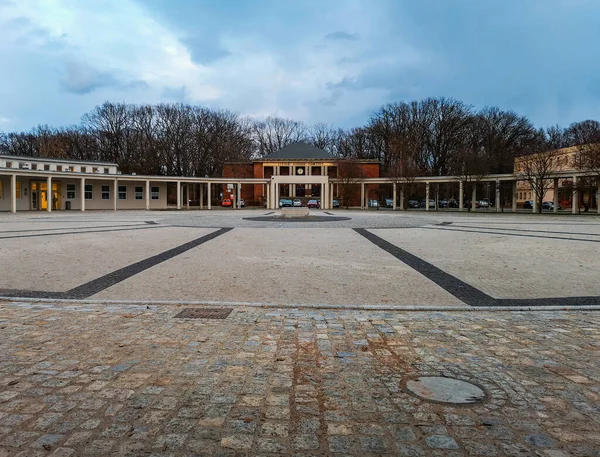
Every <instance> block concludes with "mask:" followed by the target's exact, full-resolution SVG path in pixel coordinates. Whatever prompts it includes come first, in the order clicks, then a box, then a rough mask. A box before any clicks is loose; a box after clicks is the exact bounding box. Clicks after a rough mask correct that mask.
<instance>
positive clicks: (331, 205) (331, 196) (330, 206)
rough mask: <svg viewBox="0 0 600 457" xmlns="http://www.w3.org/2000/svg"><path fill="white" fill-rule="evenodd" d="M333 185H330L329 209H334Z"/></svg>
mask: <svg viewBox="0 0 600 457" xmlns="http://www.w3.org/2000/svg"><path fill="white" fill-rule="evenodd" d="M333 197H334V193H333V184H329V209H333Z"/></svg>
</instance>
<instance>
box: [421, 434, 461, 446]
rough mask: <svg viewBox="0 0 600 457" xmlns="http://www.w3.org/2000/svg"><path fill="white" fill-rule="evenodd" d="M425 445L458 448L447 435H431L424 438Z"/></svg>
mask: <svg viewBox="0 0 600 457" xmlns="http://www.w3.org/2000/svg"><path fill="white" fill-rule="evenodd" d="M425 442H426V443H427V446H429V447H430V448H434V449H458V444H457V443H456V441H454V439H453V438H452V437H450V436H448V435H431V436H428V437H426V438H425Z"/></svg>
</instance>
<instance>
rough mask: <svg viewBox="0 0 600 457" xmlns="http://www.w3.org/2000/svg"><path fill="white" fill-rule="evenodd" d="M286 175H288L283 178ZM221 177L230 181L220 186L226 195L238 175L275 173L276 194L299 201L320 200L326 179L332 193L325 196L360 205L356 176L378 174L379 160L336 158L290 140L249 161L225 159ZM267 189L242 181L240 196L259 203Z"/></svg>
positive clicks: (249, 203) (239, 176)
mask: <svg viewBox="0 0 600 457" xmlns="http://www.w3.org/2000/svg"><path fill="white" fill-rule="evenodd" d="M288 176H289V177H290V179H286V178H285V177H288ZM223 177H225V178H231V181H232V184H229V185H226V186H224V189H223V194H224V195H227V196H228V195H229V194H230V193H232V192H233V191H232V189H233V187H234V184H235V182H236V179H238V178H257V179H264V178H266V179H273V178H274V177H276V178H277V181H278V184H277V186H278V187H277V198H291V199H296V198H297V199H300V200H302V201H303V203H306V201H307V200H308V199H311V198H313V199H317V200H320V199H321V198H322V197H324V194H325V192H326V191H327V190H326V189H324V186H326V185H327V184H329V183H330V184H329V185H331V190H330V191H331V192H332V195H329V197H332V198H333V199H336V200H345V201H343V202H342V203H341V204H342V205H345V204H347V205H348V206H356V205H360V184H359V183H358V181H357V180H358V179H361V178H378V177H379V161H377V160H344V159H339V158H337V157H335V156H333V155H332V154H330V153H328V152H327V151H324V150H322V149H319V148H316V147H314V146H311V145H309V144H306V143H294V144H290V145H288V146H286V147H284V148H283V149H280V150H279V151H277V152H274V153H273V154H269V155H268V156H265V157H261V158H258V159H255V160H253V161H251V162H229V163H226V164H225V166H224V168H223ZM302 177H305V178H306V179H305V180H306V182H302V181H303V180H302ZM324 178H325V179H324ZM285 181H290V182H285ZM325 182H326V183H327V184H324V183H325ZM227 186H229V189H228V187H227ZM366 187H367V189H366V191H367V192H373V191H374V190H376V188H377V185H369V186H366ZM370 187H373V189H370ZM268 192H269V186H268V185H266V184H256V185H245V186H242V188H241V198H243V199H244V200H245V201H246V204H247V205H249V206H253V205H262V204H263V203H264V202H265V200H266V198H267V193H268ZM375 198H376V197H375Z"/></svg>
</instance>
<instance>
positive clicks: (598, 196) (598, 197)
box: [596, 181, 600, 214]
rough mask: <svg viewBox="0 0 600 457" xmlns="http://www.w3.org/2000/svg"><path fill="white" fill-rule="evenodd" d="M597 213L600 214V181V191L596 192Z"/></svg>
mask: <svg viewBox="0 0 600 457" xmlns="http://www.w3.org/2000/svg"><path fill="white" fill-rule="evenodd" d="M596 211H597V212H598V214H600V181H598V189H597V191H596Z"/></svg>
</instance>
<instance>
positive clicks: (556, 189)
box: [552, 178, 558, 213]
mask: <svg viewBox="0 0 600 457" xmlns="http://www.w3.org/2000/svg"><path fill="white" fill-rule="evenodd" d="M553 203H554V205H553V208H552V212H553V213H558V178H554V199H553Z"/></svg>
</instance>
